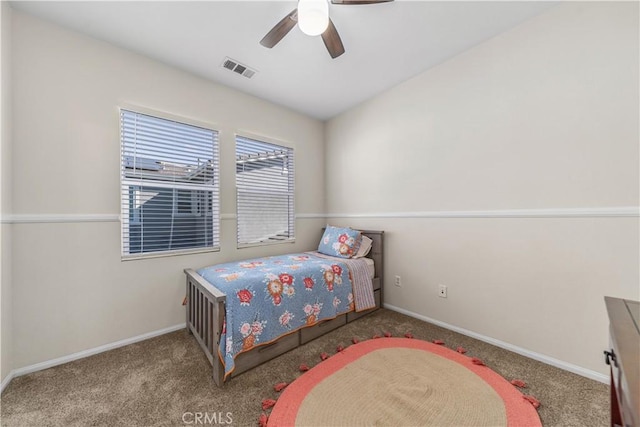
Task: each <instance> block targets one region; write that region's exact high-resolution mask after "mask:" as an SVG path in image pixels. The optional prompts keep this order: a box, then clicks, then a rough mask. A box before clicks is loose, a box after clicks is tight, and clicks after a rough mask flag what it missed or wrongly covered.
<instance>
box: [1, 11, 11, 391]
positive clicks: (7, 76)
mask: <svg viewBox="0 0 640 427" xmlns="http://www.w3.org/2000/svg"><path fill="white" fill-rule="evenodd" d="M11 12H12V10H11V7H10V6H9V3H8V2H5V1H3V2H1V3H0V31H1V35H0V41H1V46H0V98H1V99H0V139H1V141H0V142H1V146H0V190H1V191H2V195H1V199H0V216H1V217H2V218H4V217H5V216H6V215H7V214H9V213H11V169H12V168H11V100H12V95H11V92H12V91H11ZM11 231H12V225H11V224H5V223H4V221H3V222H1V223H0V281H1V282H0V284H1V287H0V322H1V324H0V381H2V382H4V381H5V379H6V378H7V377H8V375H9V374H10V373H11V367H12V357H11V356H12V342H11V340H12V327H13V325H12V296H11V290H12V278H11Z"/></svg>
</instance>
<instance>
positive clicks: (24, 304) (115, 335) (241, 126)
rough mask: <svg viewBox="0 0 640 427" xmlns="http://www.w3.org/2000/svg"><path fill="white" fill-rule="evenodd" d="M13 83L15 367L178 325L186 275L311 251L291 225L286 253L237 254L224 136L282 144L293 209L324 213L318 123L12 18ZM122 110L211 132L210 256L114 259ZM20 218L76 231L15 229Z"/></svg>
mask: <svg viewBox="0 0 640 427" xmlns="http://www.w3.org/2000/svg"><path fill="white" fill-rule="evenodd" d="M13 84H14V117H13V124H14V127H13V131H14V144H13V158H14V170H13V190H14V193H13V194H14V201H13V203H14V204H13V212H14V215H15V217H16V221H17V222H16V223H15V224H14V225H13V227H14V231H13V267H14V268H13V281H14V284H15V286H14V288H13V290H14V295H13V298H14V305H15V307H18V308H19V309H16V310H15V313H14V328H13V333H14V337H15V343H14V352H13V357H14V361H13V367H14V369H17V368H21V367H24V366H28V365H31V364H35V363H38V362H43V361H47V360H50V359H53V358H57V357H61V356H66V355H69V354H71V353H74V352H78V351H82V350H86V349H91V348H94V347H97V346H100V345H103V344H107V343H112V342H115V341H118V340H122V339H126V338H130V337H134V336H137V335H140V334H144V333H148V332H152V331H157V330H160V329H163V328H167V327H171V326H174V325H178V324H180V323H182V322H184V308H183V307H182V306H181V305H180V303H181V301H182V297H183V296H184V290H183V281H184V275H183V274H182V269H183V268H186V267H201V266H204V265H207V264H211V263H216V262H223V261H226V260H230V259H237V258H241V257H252V256H258V255H268V254H278V253H285V252H289V251H298V250H308V249H311V248H313V247H314V245H315V244H316V242H317V240H318V238H319V234H320V228H321V226H322V225H323V223H324V220H323V219H318V218H317V216H316V218H306V219H299V220H298V221H297V224H296V225H297V235H296V243H295V244H285V245H276V246H272V247H268V248H251V249H243V250H236V249H235V247H236V244H235V220H234V218H233V214H234V213H235V176H234V173H235V167H234V166H235V158H234V156H235V155H234V150H235V145H234V139H233V138H234V132H235V131H238V130H242V131H245V132H250V133H251V134H252V135H264V136H267V137H269V138H273V139H277V140H282V141H285V142H289V143H292V144H293V146H294V147H295V150H296V162H297V164H296V169H297V171H298V172H297V174H296V211H297V212H298V213H300V214H313V213H321V212H324V210H325V203H324V164H323V159H324V154H323V150H324V147H323V140H324V134H323V132H324V129H323V124H322V123H321V122H319V121H317V120H314V119H310V118H308V117H305V116H303V115H300V114H297V113H294V112H292V111H290V110H286V109H284V108H281V107H278V106H275V105H273V104H270V103H268V102H265V101H262V100H259V99H257V98H254V97H251V96H248V95H246V94H243V93H240V92H238V91H235V90H232V89H229V88H226V87H223V86H220V85H216V84H213V83H211V82H208V81H205V80H203V79H200V78H197V77H194V76H192V75H189V74H186V73H184V72H181V71H178V70H176V69H175V68H171V67H168V66H165V65H163V64H160V63H158V62H154V61H152V60H150V59H147V58H145V57H142V56H139V55H136V54H134V53H131V52H128V51H125V50H122V49H119V48H117V47H114V46H112V45H109V44H106V43H104V42H100V41H97V40H94V39H91V38H88V37H85V36H81V35H79V34H77V33H74V32H70V31H67V30H64V29H62V28H61V27H57V26H55V25H52V24H49V23H46V22H44V21H41V20H39V19H37V18H34V17H31V16H29V15H26V14H23V13H21V12H18V11H14V14H13ZM122 103H128V104H134V105H140V106H143V107H146V108H150V109H154V110H159V111H164V112H167V113H170V114H174V115H177V116H182V117H187V118H191V119H195V120H198V121H203V122H210V123H213V124H214V125H216V127H217V128H218V129H219V130H220V145H221V150H220V151H221V152H220V155H221V165H222V171H221V174H222V176H221V186H222V189H221V204H222V214H223V216H224V218H225V219H224V220H223V221H222V238H221V244H222V251H221V252H219V253H207V254H199V255H190V256H176V257H166V258H158V259H148V260H137V261H127V262H121V261H120V224H119V222H118V221H115V220H112V221H109V220H108V217H109V215H117V214H119V193H120V190H119V150H120V146H119V124H118V106H119V105H121V104H122ZM31 215H43V216H46V217H50V216H51V215H54V216H55V215H67V216H66V217H64V216H63V219H65V220H69V219H71V220H73V219H74V218H76V219H78V220H77V221H71V222H64V223H35V224H34V223H23V222H20V220H21V218H22V219H24V218H26V217H25V216H31ZM69 215H70V216H71V217H70V216H69ZM78 215H79V216H82V215H98V216H99V217H105V218H106V220H104V221H100V222H85V221H82V217H80V218H78V217H76V216H78Z"/></svg>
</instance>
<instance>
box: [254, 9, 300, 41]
mask: <svg viewBox="0 0 640 427" xmlns="http://www.w3.org/2000/svg"><path fill="white" fill-rule="evenodd" d="M297 22H298V9H297V8H296V9H293V11H291V13H289V14H288V15H287V16H285V17H284V18H282V20H281V21H280V22H278V23H277V24H276V25H275V27H273V28H272V29H271V31H269V32H268V33H267V35H266V36H264V37H263V38H262V40H260V44H261V45H262V46H264V47H268V48H272V47H274V46H275V45H277V44H278V42H280V40H282V38H283V37H284V36H286V35H287V34H288V33H289V31H291V29H292V28H293V27H295V26H296V23H297Z"/></svg>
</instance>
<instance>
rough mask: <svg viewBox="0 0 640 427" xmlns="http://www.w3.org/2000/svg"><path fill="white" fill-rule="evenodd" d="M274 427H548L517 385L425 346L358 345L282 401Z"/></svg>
mask: <svg viewBox="0 0 640 427" xmlns="http://www.w3.org/2000/svg"><path fill="white" fill-rule="evenodd" d="M268 425H269V426H293V425H295V426H323V427H326V426H360V425H361V426H374V425H376V426H377V425H379V426H518V427H525V426H541V423H540V418H539V417H538V413H537V412H536V410H535V409H534V408H533V406H532V405H531V404H530V403H529V402H527V401H526V400H525V399H524V398H523V397H522V393H520V392H519V391H518V390H517V389H516V388H515V387H514V386H513V385H511V384H510V383H509V382H508V381H506V380H505V379H504V378H502V377H501V376H500V375H498V374H497V373H495V372H494V371H492V370H491V369H490V368H488V367H486V366H481V365H475V364H473V363H472V362H471V358H469V357H467V356H464V355H462V354H459V353H457V352H455V351H453V350H450V349H448V348H445V347H443V346H440V345H436V344H432V343H429V342H426V341H420V340H416V339H407V338H380V339H372V340H368V341H363V342H361V343H358V344H354V345H352V346H350V347H348V348H347V349H345V350H344V351H342V352H340V353H337V354H336V355H334V356H332V357H330V358H329V359H327V360H325V361H324V362H322V363H320V364H319V365H317V366H316V367H314V368H313V369H311V370H309V371H308V372H306V373H305V374H303V375H302V376H300V377H299V378H298V379H296V380H295V381H294V382H292V383H291V384H290V385H289V386H288V387H287V388H286V389H285V390H284V391H283V393H282V395H281V396H280V398H279V399H278V401H277V403H276V405H275V406H274V408H273V411H272V412H271V415H270V416H269V422H268Z"/></svg>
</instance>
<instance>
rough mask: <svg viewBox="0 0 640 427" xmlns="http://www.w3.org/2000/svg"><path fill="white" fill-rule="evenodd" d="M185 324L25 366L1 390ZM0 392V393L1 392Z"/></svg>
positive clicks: (178, 328)
mask: <svg viewBox="0 0 640 427" xmlns="http://www.w3.org/2000/svg"><path fill="white" fill-rule="evenodd" d="M186 327H187V324H186V323H181V324H178V325H174V326H169V327H168V328H164V329H159V330H157V331H152V332H147V333H146V334H142V335H137V336H135V337H131V338H126V339H123V340H120V341H116V342H112V343H109V344H104V345H101V346H98V347H94V348H90V349H88V350H83V351H79V352H77V353H73V354H69V355H67V356H62V357H58V358H55V359H51V360H46V361H44V362H40V363H36V364H33V365H29V366H25V367H23V368H18V369H14V370H12V371H11V372H10V373H9V375H7V378H5V379H4V380H3V381H2V390H4V388H5V387H6V386H7V385H9V382H11V380H12V379H14V378H15V377H19V376H22V375H26V374H30V373H33V372H37V371H42V370H44V369H48V368H53V367H54V366H58V365H63V364H65V363H69V362H73V361H74V360H78V359H84V358H85V357H89V356H94V355H96V354H99V353H104V352H105V351H109V350H115V349H116V348H120V347H124V346H126V345H130V344H135V343H137V342H140V341H145V340H148V339H150V338H155V337H157V336H160V335H165V334H168V333H171V332H175V331H179V330H180V329H186ZM2 390H0V393H1V392H2Z"/></svg>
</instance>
